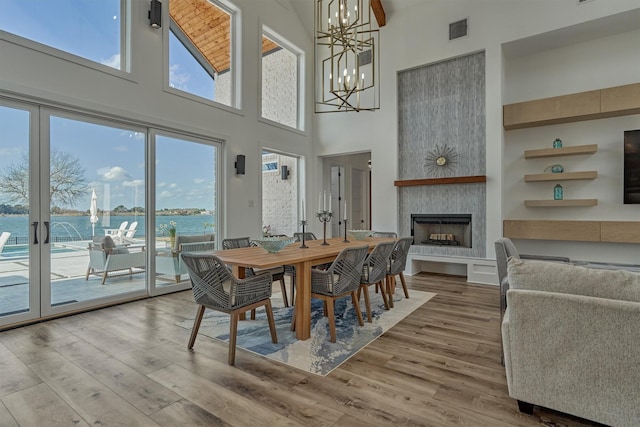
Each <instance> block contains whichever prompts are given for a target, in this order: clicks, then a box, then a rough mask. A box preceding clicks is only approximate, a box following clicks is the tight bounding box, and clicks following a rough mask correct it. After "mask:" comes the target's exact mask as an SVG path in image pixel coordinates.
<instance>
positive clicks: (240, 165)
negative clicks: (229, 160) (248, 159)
mask: <svg viewBox="0 0 640 427" xmlns="http://www.w3.org/2000/svg"><path fill="white" fill-rule="evenodd" d="M244 162H245V155H244V154H238V155H237V156H236V162H235V163H234V166H235V168H236V175H244Z"/></svg>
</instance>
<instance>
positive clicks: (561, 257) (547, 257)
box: [519, 254, 571, 264]
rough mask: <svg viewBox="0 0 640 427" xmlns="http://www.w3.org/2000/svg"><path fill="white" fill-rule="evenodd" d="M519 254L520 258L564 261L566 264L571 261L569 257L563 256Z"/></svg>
mask: <svg viewBox="0 0 640 427" xmlns="http://www.w3.org/2000/svg"><path fill="white" fill-rule="evenodd" d="M519 256H520V259H535V260H538V261H552V262H565V263H567V264H569V263H571V259H569V258H567V257H564V256H551V255H527V254H520V255H519Z"/></svg>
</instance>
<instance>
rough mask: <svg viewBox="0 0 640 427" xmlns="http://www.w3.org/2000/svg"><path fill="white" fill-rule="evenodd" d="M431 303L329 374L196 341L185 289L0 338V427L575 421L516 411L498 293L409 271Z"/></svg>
mask: <svg viewBox="0 0 640 427" xmlns="http://www.w3.org/2000/svg"><path fill="white" fill-rule="evenodd" d="M407 279H408V284H409V287H410V288H411V289H418V290H424V291H430V292H436V293H437V296H436V297H434V298H433V299H432V300H431V301H429V302H428V303H427V304H425V305H424V306H423V307H421V308H420V309H418V310H416V311H415V312H414V313H412V314H411V315H410V316H409V317H407V318H406V319H404V320H403V321H402V322H400V323H399V324H398V325H396V326H395V327H394V328H392V329H391V330H390V331H388V332H387V333H386V334H384V335H383V336H382V337H381V338H379V339H378V340H376V341H375V342H373V343H372V344H371V345H369V346H368V347H366V348H365V349H364V350H362V351H361V352H360V353H358V354H357V355H356V356H354V357H353V358H352V359H351V360H349V361H348V362H347V363H345V364H344V365H342V366H341V367H340V368H338V369H337V370H336V371H334V372H333V373H331V374H330V375H329V376H328V377H324V378H323V377H318V376H315V375H311V374H307V373H305V372H302V371H298V370H296V369H293V368H289V367H287V366H285V365H282V364H279V363H276V362H273V361H269V360H267V359H263V358H261V357H258V356H255V355H253V354H250V353H247V352H245V351H243V350H238V352H237V355H236V366H235V367H230V366H228V365H227V363H226V361H227V346H226V344H222V343H219V342H217V341H215V340H212V339H210V338H208V337H206V336H202V335H201V336H199V337H198V340H197V341H196V345H195V348H194V351H187V349H186V344H187V340H188V336H189V331H188V330H185V329H184V328H181V327H178V326H176V325H175V323H176V322H177V321H180V320H184V319H192V318H193V317H194V315H195V312H196V306H195V304H194V302H193V297H192V295H191V292H190V291H187V292H180V293H176V294H171V295H166V296H161V297H156V298H151V299H147V300H142V301H137V302H133V303H129V304H123V305H120V306H115V307H110V308H106V309H102V310H98V311H94V312H89V313H83V314H78V315H74V316H69V317H66V318H61V319H56V320H52V321H48V322H44V323H40V324H35V325H30V326H26V327H22V328H19V329H13V330H9V331H4V332H2V333H0V426H3V427H5V426H45V425H46V426H71V425H74V426H75V425H101V426H112V425H118V426H147V425H149V426H285V425H291V426H307V427H309V426H400V425H402V426H405V425H409V426H497V427H500V426H523V427H524V426H584V425H595V424H592V423H589V422H587V421H585V420H580V419H576V418H573V417H570V416H567V415H563V414H560V413H557V412H553V411H550V410H546V409H543V408H538V407H536V409H535V412H534V416H527V415H522V414H520V413H519V412H518V409H517V404H516V402H515V401H514V400H512V399H510V398H509V396H508V394H507V386H506V379H505V374H504V369H503V368H502V366H501V365H500V335H499V314H498V305H499V303H498V289H497V287H493V286H482V285H472V284H467V283H466V282H465V281H464V279H463V278H459V277H452V276H443V275H428V274H421V275H419V276H414V277H408V278H407Z"/></svg>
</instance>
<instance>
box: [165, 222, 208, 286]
mask: <svg viewBox="0 0 640 427" xmlns="http://www.w3.org/2000/svg"><path fill="white" fill-rule="evenodd" d="M215 249H216V248H215V235H214V234H212V233H208V234H197V235H192V236H187V235H185V236H183V235H177V236H176V240H175V243H174V245H173V247H172V248H168V249H166V250H158V251H157V252H156V273H158V274H160V275H168V276H171V280H175V281H176V283H179V282H180V280H181V279H182V277H181V276H182V275H183V274H187V273H188V271H187V267H186V266H185V265H184V261H182V257H181V256H180V255H181V254H182V253H184V252H208V251H214V250H215Z"/></svg>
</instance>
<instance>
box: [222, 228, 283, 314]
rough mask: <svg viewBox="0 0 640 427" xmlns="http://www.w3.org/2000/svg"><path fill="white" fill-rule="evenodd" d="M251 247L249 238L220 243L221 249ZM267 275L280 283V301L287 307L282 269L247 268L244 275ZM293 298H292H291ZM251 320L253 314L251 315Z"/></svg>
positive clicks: (236, 238)
mask: <svg viewBox="0 0 640 427" xmlns="http://www.w3.org/2000/svg"><path fill="white" fill-rule="evenodd" d="M251 246H255V245H254V244H252V243H251V239H250V238H249V237H234V238H229V239H224V240H223V241H222V249H238V248H248V247H251ZM265 273H269V274H271V276H273V281H274V282H275V281H278V282H280V290H281V291H282V300H283V302H284V306H285V307H289V299H288V298H287V287H286V286H285V283H284V267H273V268H266V269H264V270H259V269H256V268H247V269H246V274H247V277H250V276H254V275H258V274H265ZM292 298H293V297H292ZM252 318H253V313H252Z"/></svg>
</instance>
